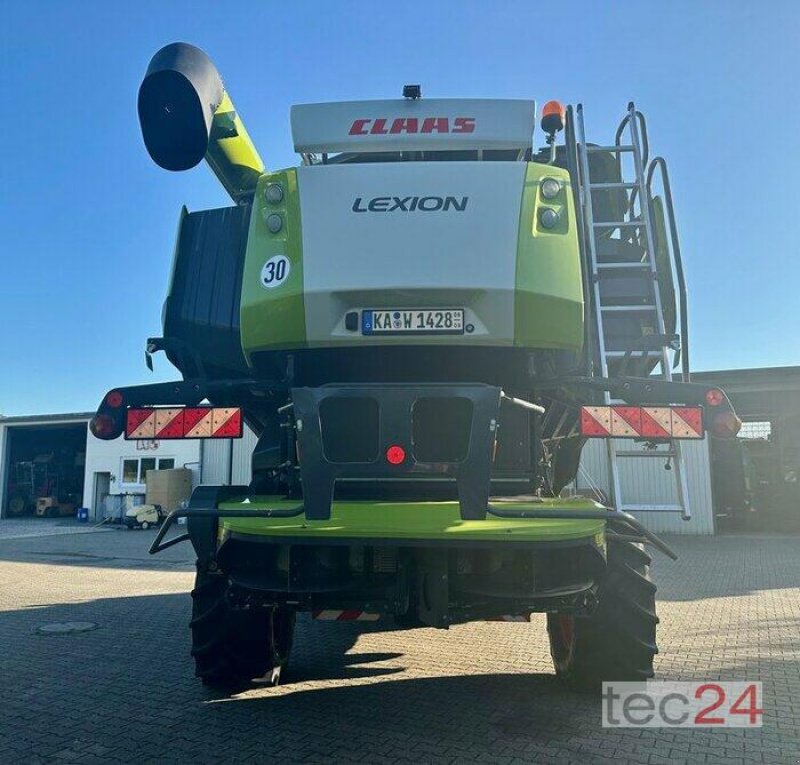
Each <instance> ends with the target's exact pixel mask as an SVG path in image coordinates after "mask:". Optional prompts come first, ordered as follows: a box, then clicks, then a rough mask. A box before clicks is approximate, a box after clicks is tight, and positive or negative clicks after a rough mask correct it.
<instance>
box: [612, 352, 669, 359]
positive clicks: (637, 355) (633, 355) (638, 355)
mask: <svg viewBox="0 0 800 765" xmlns="http://www.w3.org/2000/svg"><path fill="white" fill-rule="evenodd" d="M626 353H630V357H629V358H630V359H631V360H632V361H635V360H636V359H649V358H659V359H660V358H661V351H606V358H607V359H622V358H624V357H625V354H626Z"/></svg>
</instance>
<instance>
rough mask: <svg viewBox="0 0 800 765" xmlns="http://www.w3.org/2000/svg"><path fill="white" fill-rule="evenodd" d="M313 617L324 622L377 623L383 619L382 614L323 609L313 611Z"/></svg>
mask: <svg viewBox="0 0 800 765" xmlns="http://www.w3.org/2000/svg"><path fill="white" fill-rule="evenodd" d="M311 617H312V618H313V619H318V620H319V621H322V622H377V621H378V619H380V618H381V615H380V614H374V613H370V612H368V611H356V610H353V609H344V610H339V609H335V608H332V609H321V610H318V611H312V612H311Z"/></svg>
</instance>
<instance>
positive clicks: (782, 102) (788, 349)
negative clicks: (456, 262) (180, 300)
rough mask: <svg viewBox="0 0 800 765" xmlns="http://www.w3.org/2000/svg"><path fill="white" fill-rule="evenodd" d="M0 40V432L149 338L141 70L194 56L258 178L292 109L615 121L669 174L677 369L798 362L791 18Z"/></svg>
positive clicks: (503, 18)
mask: <svg viewBox="0 0 800 765" xmlns="http://www.w3.org/2000/svg"><path fill="white" fill-rule="evenodd" d="M3 16H4V19H3V25H2V29H0V43H1V44H0V56H1V57H2V61H1V62H0V63H2V66H0V84H2V92H3V94H4V97H3V98H2V105H0V112H1V114H0V120H1V121H0V124H2V125H3V127H4V129H3V131H2V140H1V141H0V152H2V157H1V158H0V168H1V175H0V179H1V180H0V235H1V236H0V243H1V246H2V268H3V271H2V283H3V290H2V295H3V297H2V300H0V358H2V360H3V361H2V369H3V374H2V376H0V412H2V413H4V414H23V413H37V412H54V411H75V410H84V409H93V408H94V407H95V406H96V404H97V403H98V402H99V399H100V397H101V396H102V394H103V393H104V392H105V391H106V390H107V389H108V388H109V387H111V386H113V385H117V384H134V383H140V382H147V381H158V380H162V379H170V378H173V377H174V376H176V375H177V373H176V371H175V370H173V369H172V368H171V367H170V366H169V364H168V363H167V362H166V360H165V359H163V357H160V358H157V359H156V373H155V374H150V373H149V372H148V371H147V369H146V368H145V366H144V363H143V348H144V341H145V338H146V337H147V336H148V335H152V334H159V330H160V315H161V304H162V301H163V298H164V293H165V289H166V286H167V278H168V273H169V268H170V258H171V253H172V245H173V239H174V235H175V228H176V221H177V216H178V212H179V209H180V206H181V204H183V203H186V204H187V205H188V206H189V208H190V209H202V208H206V207H215V206H221V205H224V204H227V202H228V200H227V198H226V196H225V195H224V193H223V192H222V191H221V189H220V187H219V186H218V185H217V183H216V181H215V179H214V178H213V176H212V175H211V173H210V171H208V170H207V169H206V168H205V167H199V168H197V169H195V170H193V171H190V172H188V173H183V174H168V173H165V172H164V171H161V170H159V169H158V168H156V167H155V166H154V165H153V164H152V163H151V162H150V161H149V159H148V157H147V155H146V153H145V150H144V148H143V145H142V143H141V139H140V137H139V132H138V125H137V120H136V92H137V88H138V85H139V81H140V78H141V76H142V74H143V72H144V69H145V67H146V66H147V62H148V61H149V58H150V56H151V55H152V54H153V53H154V52H155V51H156V50H157V49H158V48H159V47H160V46H162V45H164V44H166V43H168V42H172V41H174V40H185V41H189V42H192V43H195V44H197V45H199V46H201V47H203V48H205V49H206V50H207V51H208V53H209V54H210V55H211V57H212V58H213V59H214V61H215V62H216V64H217V66H218V68H219V70H220V71H221V73H222V75H223V77H224V78H225V81H226V85H227V87H228V89H229V90H230V92H231V94H232V95H233V98H234V101H235V103H236V105H237V107H238V109H239V110H240V112H241V114H242V116H243V118H244V120H245V122H246V124H247V125H248V129H249V131H250V133H251V135H252V137H253V139H254V140H255V142H256V144H257V145H258V147H259V150H260V151H261V154H262V156H263V158H264V159H265V162H266V163H267V165H268V166H269V167H271V168H276V167H281V166H287V165H292V164H295V157H294V155H293V153H292V147H291V141H290V135H289V125H288V115H289V107H290V105H291V104H292V103H302V102H313V101H321V100H341V99H356V98H385V97H395V96H398V95H399V94H400V88H401V86H402V85H403V84H404V83H407V82H421V83H422V85H423V91H424V93H425V94H426V95H427V96H430V97H433V96H441V97H458V96H463V97H469V96H472V97H487V98H491V97H513V98H528V97H532V98H535V99H537V101H539V103H540V104H541V103H543V102H544V101H545V100H548V99H551V98H558V99H560V100H562V101H566V102H570V103H577V102H579V101H582V102H583V103H584V104H585V106H586V110H587V121H588V129H589V132H590V137H591V138H592V139H593V140H599V141H605V140H606V139H607V138H610V137H611V136H612V135H613V130H614V128H615V126H616V122H617V120H618V119H619V117H620V116H621V115H622V113H623V110H624V108H625V105H626V103H627V102H628V100H630V99H631V98H633V99H635V100H636V102H637V105H638V106H639V107H640V108H641V109H642V110H643V111H644V112H645V113H646V115H647V117H648V120H649V124H650V134H651V141H652V143H653V144H654V149H655V151H656V152H657V153H660V154H663V155H664V156H665V157H666V158H667V160H668V162H669V164H670V170H671V176H672V184H673V190H674V194H675V197H676V208H677V214H678V220H679V225H680V231H681V239H682V244H683V251H684V257H685V261H686V266H687V270H688V279H689V287H690V300H691V310H692V330H693V347H692V351H693V359H694V366H695V368H696V369H698V370H699V369H719V368H732V367H749V366H754V367H755V366H771V365H787V364H798V363H800V306H799V305H798V303H800V290H799V289H798V286H799V285H800V266H798V258H799V257H800V252H798V244H797V236H796V234H795V230H794V229H793V228H792V227H793V226H795V225H797V224H798V222H800V194H798V191H797V178H798V175H799V174H800V152H798V151H797V148H796V146H795V141H794V138H793V131H794V129H795V128H796V127H797V125H799V124H800V99H799V98H798V95H800V94H799V93H798V87H797V77H798V72H800V45H798V39H800V3H797V2H792V1H787V2H781V1H780V0H770V2H767V3H753V2H749V1H748V2H739V1H737V2H721V1H718V2H697V1H695V2H669V3H655V2H642V0H639V2H633V3H630V2H613V3H612V2H608V3H601V2H586V3H580V2H558V3H539V2H502V1H498V2H494V3H489V2H485V0H484V1H483V2H459V3H455V2H453V3H445V2H435V1H433V0H428V1H427V2H418V3H417V2H408V1H406V2H403V3H391V4H387V3H366V2H364V0H359V1H358V2H336V3H331V2H325V3H323V2H319V3H314V2H290V3H287V2H281V3H278V2H244V1H240V2H238V3H218V2H213V3H212V2H194V3H183V2H152V3H150V2H137V3H126V4H123V3H115V2H103V3H100V2H97V3H85V2H69V3H68V2H46V3H43V2H30V1H28V2H22V1H21V0H16V1H14V0H11V2H8V3H5V4H4V12H3Z"/></svg>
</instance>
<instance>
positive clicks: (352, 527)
mask: <svg viewBox="0 0 800 765" xmlns="http://www.w3.org/2000/svg"><path fill="white" fill-rule="evenodd" d="M535 115H536V106H535V104H534V102H533V101H525V100H476V99H453V100H449V99H424V98H422V97H421V92H420V88H419V86H416V85H410V86H406V87H405V88H404V89H403V97H402V98H400V99H396V100H387V101H354V102H346V103H321V104H306V105H300V106H294V107H293V108H292V111H291V125H292V135H293V139H294V147H295V150H296V151H297V152H298V154H299V155H300V157H301V160H302V161H301V164H300V166H299V167H291V168H287V169H282V170H274V171H268V170H266V169H265V168H264V165H263V163H262V161H261V159H260V157H259V155H258V152H257V151H256V149H255V147H254V146H253V143H252V141H251V140H250V138H249V136H248V134H247V131H246V130H245V128H244V125H243V123H242V121H241V118H240V116H239V114H238V113H237V112H236V110H235V108H234V106H233V103H232V101H231V99H230V96H229V94H228V92H227V90H226V88H225V86H224V85H223V82H222V80H221V78H220V76H219V74H218V72H217V70H216V69H215V67H214V65H213V64H212V62H211V61H210V60H209V58H208V57H207V56H206V55H205V54H204V53H203V52H202V51H200V50H198V49H197V48H194V47H192V46H190V45H186V44H182V43H176V44H172V45H168V46H167V47H165V48H163V49H162V50H160V51H159V52H158V53H157V54H156V55H155V57H154V58H153V60H152V61H151V63H150V66H149V68H148V70H147V73H146V76H145V78H144V81H143V83H142V86H141V89H140V91H139V119H140V122H141V127H142V134H143V136H144V142H145V146H146V147H147V150H148V152H149V153H150V156H151V157H152V158H153V160H154V161H155V162H156V163H157V164H158V165H160V166H161V167H163V168H166V169H167V170H188V169H189V168H192V167H194V166H195V165H197V164H198V163H199V162H200V161H201V160H202V159H203V158H205V159H206V161H207V162H208V164H209V165H210V166H211V169H212V170H213V172H214V173H215V174H216V175H217V177H218V178H219V180H220V182H221V183H222V185H223V186H224V187H225V189H226V191H227V192H228V193H229V194H230V196H231V198H232V199H233V202H234V205H233V206H230V207H224V208H222V209H218V210H204V211H199V212H193V213H188V212H187V211H186V210H185V209H184V210H183V212H182V214H181V219H180V229H179V233H178V240H177V245H176V248H175V256H174V267H173V272H172V281H171V284H170V287H169V293H168V296H167V299H166V304H165V307H164V325H163V326H164V336H163V337H159V338H151V339H149V340H148V343H147V358H148V363H150V354H152V353H155V352H156V351H164V352H165V353H166V355H167V357H168V358H169V360H170V361H171V362H172V363H173V364H174V365H175V366H176V367H177V368H178V370H180V372H181V374H182V376H183V380H182V381H180V382H175V383H164V384H153V385H144V386H135V387H128V388H115V389H114V390H112V391H111V392H109V393H108V394H107V395H106V396H105V398H104V399H103V402H102V404H101V405H100V408H99V410H98V412H97V414H96V416H95V417H94V419H93V421H92V425H91V427H92V432H93V433H94V434H95V435H96V436H97V437H99V438H103V439H113V438H117V437H118V436H120V435H121V434H123V433H124V434H125V435H126V437H127V438H134V439H135V438H141V439H165V438H203V437H205V438H214V437H225V438H230V437H236V436H240V435H241V433H242V428H243V423H246V424H247V425H248V426H249V427H250V428H251V429H252V430H253V431H254V432H255V433H256V435H257V436H258V445H257V446H256V448H255V452H254V454H253V462H252V481H251V483H250V485H249V486H213V487H212V486H205V485H204V486H200V487H199V488H197V489H196V490H195V492H194V494H193V495H192V498H191V502H190V505H189V508H188V509H187V510H184V511H179V512H173V513H171V514H170V516H169V517H168V518H167V520H166V522H165V523H164V525H163V527H162V529H161V531H160V532H159V534H158V536H157V538H156V541H155V542H154V544H153V548H152V549H151V552H157V551H159V550H162V549H164V548H165V547H168V546H170V545H172V544H176V543H177V542H180V541H183V540H190V541H191V544H192V545H193V547H194V549H195V551H196V553H197V579H196V585H195V589H194V591H193V592H192V599H193V604H192V609H193V617H192V622H191V630H192V644H193V648H192V654H193V656H194V659H195V662H196V670H197V674H198V675H199V677H201V678H202V680H203V681H204V682H205V683H207V684H211V685H220V686H225V687H235V686H243V685H246V684H247V683H249V682H250V681H252V680H253V679H257V678H258V679H262V680H266V681H272V682H278V680H279V678H280V673H281V669H282V668H283V667H284V666H285V664H286V662H287V660H288V657H289V652H290V648H291V644H292V634H293V630H294V625H295V616H296V614H297V613H298V612H310V613H311V614H312V615H313V616H314V617H316V618H333V619H339V620H343V619H361V620H368V619H374V618H377V617H378V615H381V614H387V615H393V617H394V619H395V620H396V622H397V624H398V625H400V626H407V627H414V626H420V625H429V626H433V627H444V628H447V627H449V626H450V625H452V624H458V623H462V622H467V621H473V620H485V619H507V620H527V619H528V618H529V615H530V614H531V613H532V612H546V613H547V626H548V631H549V635H550V644H551V650H552V655H553V661H554V664H555V668H556V671H557V672H558V674H559V675H561V676H562V677H564V678H565V679H567V680H568V681H570V682H572V683H574V684H575V685H577V686H582V687H596V686H597V685H598V683H599V682H600V681H602V680H605V679H608V680H638V679H643V678H647V677H650V676H652V667H653V655H654V654H655V653H656V624H657V621H658V619H657V617H656V612H655V591H656V587H655V585H654V584H653V583H652V581H651V579H650V576H649V563H650V558H649V557H648V555H647V553H646V552H645V551H644V543H645V542H649V543H652V544H653V545H654V546H655V547H658V548H660V549H661V550H663V551H664V552H666V553H667V554H668V555H672V553H671V551H670V550H669V549H668V548H667V547H666V546H665V545H664V544H663V543H662V542H661V541H660V540H658V539H657V538H655V537H654V536H653V535H652V534H651V533H649V532H648V531H647V530H646V529H645V528H644V527H643V526H642V525H641V523H640V522H639V521H638V520H637V519H636V518H635V517H634V516H633V515H631V514H630V511H637V510H638V511H651V512H655V511H666V512H679V513H681V514H682V515H683V516H684V517H685V518H687V519H688V518H689V506H688V497H687V488H686V474H685V471H684V468H683V464H682V460H681V450H680V439H685V438H702V437H703V436H704V434H705V432H706V430H709V431H711V432H712V433H713V434H714V435H716V436H721V437H726V436H727V437H732V436H735V435H736V433H737V431H738V427H739V421H738V419H737V417H736V415H735V414H734V412H733V410H732V408H731V405H730V403H729V401H728V398H727V397H726V395H725V394H724V393H723V392H722V391H721V390H719V389H718V388H710V389H709V388H708V387H706V386H702V385H696V384H692V383H690V382H689V365H688V355H687V347H686V342H687V324H686V290H685V286H684V283H683V271H682V268H681V262H680V251H679V244H678V238H677V234H676V229H675V221H674V218H673V213H672V202H671V197H670V191H669V181H668V178H667V174H666V166H665V164H664V162H663V160H662V159H660V158H654V159H652V160H650V159H649V149H648V140H647V131H646V125H645V120H644V117H643V116H642V114H641V113H640V112H639V111H637V110H636V108H635V107H634V105H633V104H630V105H629V106H628V112H627V114H626V115H625V117H624V118H623V120H622V122H621V124H620V126H619V129H618V130H617V133H616V138H615V140H614V141H612V142H610V144H609V145H594V144H591V143H588V142H587V140H586V138H585V135H584V117H583V109H582V108H581V106H577V108H575V109H573V108H572V107H567V108H566V109H565V108H564V107H562V106H561V105H560V104H559V103H557V102H554V101H550V102H549V103H547V104H546V105H545V106H544V108H543V110H542V120H541V125H542V129H543V131H544V134H545V137H546V145H545V146H544V147H543V148H541V149H537V148H536V147H535V146H534V145H533V140H532V135H533V132H534V128H535V121H536V116H535ZM561 131H563V134H564V138H565V140H564V144H563V145H558V143H557V141H556V136H557V134H558V133H559V132H561ZM659 179H660V181H659ZM655 181H659V188H660V189H662V191H661V192H660V194H656V193H655V191H654V188H655V187H654V182H655ZM679 363H680V366H681V373H682V374H681V377H682V380H680V381H678V380H675V379H673V369H675V368H677V365H678V364H679ZM612 436H613V437H614V438H612ZM592 437H599V438H605V439H606V441H607V444H608V459H609V476H610V481H609V483H610V491H609V495H610V496H608V498H607V502H606V503H605V505H603V504H599V503H597V502H594V501H592V500H589V499H585V498H581V497H571V498H562V497H561V494H562V493H564V492H563V490H564V489H565V487H568V486H569V485H570V484H571V483H572V482H573V481H574V479H575V477H576V473H577V471H578V465H579V459H580V455H581V449H582V447H583V445H584V444H585V443H586V439H587V438H592ZM623 458H628V459H644V458H650V459H658V460H661V461H663V462H666V463H667V465H668V466H670V467H672V472H671V475H672V476H674V478H675V500H674V503H672V504H670V505H665V506H658V505H655V506H654V505H651V506H646V507H640V506H639V507H637V506H631V504H630V503H626V501H625V498H624V497H623V496H622V493H621V486H620V481H619V478H618V470H617V466H618V462H619V460H621V459H623ZM180 516H186V517H188V524H187V528H188V533H185V534H181V535H179V536H177V537H172V538H169V537H168V536H167V535H168V532H169V529H170V528H171V527H172V526H173V524H174V521H175V520H176V518H178V517H180ZM165 540H166V541H165ZM673 557H674V556H673Z"/></svg>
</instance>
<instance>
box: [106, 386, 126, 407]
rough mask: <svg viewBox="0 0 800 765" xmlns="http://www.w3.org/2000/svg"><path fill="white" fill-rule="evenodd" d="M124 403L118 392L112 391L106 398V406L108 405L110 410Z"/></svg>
mask: <svg viewBox="0 0 800 765" xmlns="http://www.w3.org/2000/svg"><path fill="white" fill-rule="evenodd" d="M123 401H124V399H123V397H122V394H121V393H120V392H119V391H118V390H112V391H111V393H109V394H108V395H107V396H106V404H108V405H109V406H110V407H111V408H112V409H117V408H119V407H121V406H122V402H123Z"/></svg>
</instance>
